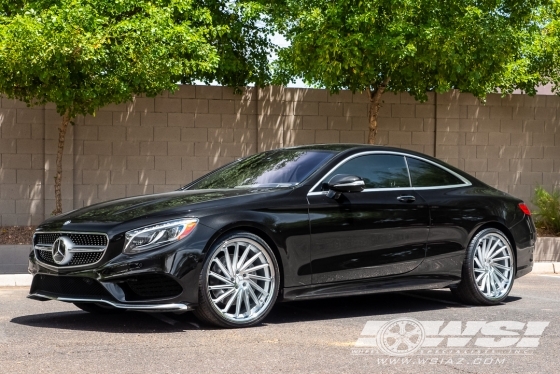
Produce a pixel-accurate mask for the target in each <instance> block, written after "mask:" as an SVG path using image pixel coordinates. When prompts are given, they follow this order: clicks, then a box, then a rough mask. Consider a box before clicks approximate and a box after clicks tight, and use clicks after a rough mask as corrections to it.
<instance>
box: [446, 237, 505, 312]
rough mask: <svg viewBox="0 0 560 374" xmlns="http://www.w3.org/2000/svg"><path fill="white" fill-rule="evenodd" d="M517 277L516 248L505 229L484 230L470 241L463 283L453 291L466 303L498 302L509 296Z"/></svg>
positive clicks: (463, 271) (464, 265) (487, 303)
mask: <svg viewBox="0 0 560 374" xmlns="http://www.w3.org/2000/svg"><path fill="white" fill-rule="evenodd" d="M514 278H515V254H514V247H513V246H512V244H511V243H510V241H509V240H508V238H507V236H506V235H505V234H504V233H503V232H502V231H500V230H498V229H495V228H488V229H483V230H481V231H480V232H478V233H477V234H476V235H475V236H474V237H473V239H472V240H471V242H470V244H469V246H468V248H467V253H466V257H465V261H464V263H463V269H462V276H461V282H460V283H459V284H458V285H457V286H456V287H454V288H451V291H452V292H453V293H454V294H455V295H456V296H458V297H459V298H460V299H461V300H462V301H463V302H465V303H467V304H475V305H495V304H498V303H500V302H502V301H503V300H504V299H505V298H506V297H507V296H508V295H509V292H510V291H511V288H512V287H513V281H514Z"/></svg>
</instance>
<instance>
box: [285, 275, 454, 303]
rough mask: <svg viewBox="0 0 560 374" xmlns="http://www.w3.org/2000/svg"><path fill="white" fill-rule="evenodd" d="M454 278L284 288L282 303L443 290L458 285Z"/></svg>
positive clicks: (414, 278) (392, 280) (409, 278)
mask: <svg viewBox="0 0 560 374" xmlns="http://www.w3.org/2000/svg"><path fill="white" fill-rule="evenodd" d="M459 281H460V279H457V278H456V277H438V276H420V275H418V276H407V277H398V278H396V277H395V278H385V279H376V280H369V281H363V280H360V281H353V282H337V283H326V284H317V285H312V286H302V287H290V288H284V290H283V298H282V301H290V300H304V299H319V298H328V297H340V296H354V295H366V294H374V293H383V292H398V291H410V290H424V289H435V288H445V287H449V286H450V285H453V284H456V283H459Z"/></svg>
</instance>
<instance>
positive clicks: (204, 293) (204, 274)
mask: <svg viewBox="0 0 560 374" xmlns="http://www.w3.org/2000/svg"><path fill="white" fill-rule="evenodd" d="M235 239H249V240H252V241H255V242H257V243H258V244H259V245H261V246H262V247H263V248H264V250H265V251H266V252H267V254H268V256H269V257H270V260H271V266H272V267H273V269H274V277H275V279H274V288H273V290H272V292H273V295H272V299H271V300H270V303H269V304H268V305H267V306H266V308H265V310H264V311H263V312H262V314H261V315H260V316H259V317H258V318H257V319H255V320H253V321H250V322H234V321H231V320H229V319H226V318H224V317H223V316H222V314H221V313H220V312H218V311H217V310H216V308H215V305H214V303H213V302H212V299H211V296H210V290H209V289H208V271H209V269H210V265H211V259H212V257H213V256H214V253H216V251H219V250H220V248H221V247H222V246H223V245H224V244H225V243H226V242H228V241H232V240H235ZM279 289H280V269H279V267H278V260H277V259H276V256H275V255H274V252H273V251H272V249H271V248H270V246H269V245H268V244H267V243H266V241H264V240H263V239H261V238H260V237H259V236H257V235H255V234H252V233H249V232H244V231H236V232H232V233H229V234H226V235H224V236H222V237H221V238H219V239H218V240H216V242H215V243H214V244H213V245H212V247H211V248H210V250H209V251H208V253H207V254H206V258H205V260H204V266H203V267H202V271H201V273H200V281H199V295H200V297H202V298H204V303H205V304H206V305H208V307H209V308H208V309H209V311H210V313H211V314H212V315H213V317H214V318H216V319H217V320H219V322H220V324H221V325H224V326H227V327H250V326H254V325H257V324H259V323H261V322H262V320H263V319H264V318H266V316H267V315H268V313H269V312H270V310H271V309H272V308H273V307H274V304H275V303H276V299H277V297H278V292H279Z"/></svg>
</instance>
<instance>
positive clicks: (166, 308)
mask: <svg viewBox="0 0 560 374" xmlns="http://www.w3.org/2000/svg"><path fill="white" fill-rule="evenodd" d="M27 298H29V299H33V300H39V301H47V300H58V301H64V302H67V303H95V304H107V305H109V306H112V307H113V308H117V309H127V310H135V311H140V312H188V311H191V310H194V308H193V307H192V306H191V305H189V304H186V303H184V304H183V303H172V304H142V305H135V304H123V303H116V302H114V301H110V300H105V299H93V298H75V297H66V296H51V295H45V294H40V293H33V294H29V295H28V296H27Z"/></svg>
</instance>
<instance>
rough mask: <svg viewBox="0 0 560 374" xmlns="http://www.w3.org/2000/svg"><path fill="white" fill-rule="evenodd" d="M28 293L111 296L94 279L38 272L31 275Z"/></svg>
mask: <svg viewBox="0 0 560 374" xmlns="http://www.w3.org/2000/svg"><path fill="white" fill-rule="evenodd" d="M30 293H32V294H33V293H50V294H56V295H69V296H82V297H85V296H111V295H110V294H109V293H108V292H107V290H105V288H104V287H103V286H102V285H101V284H100V283H99V282H98V281H96V280H94V279H91V278H82V277H57V276H52V275H43V274H38V275H36V276H35V277H33V282H32V284H31V291H30Z"/></svg>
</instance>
